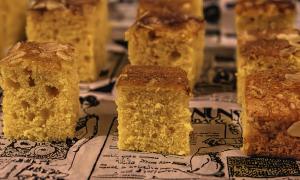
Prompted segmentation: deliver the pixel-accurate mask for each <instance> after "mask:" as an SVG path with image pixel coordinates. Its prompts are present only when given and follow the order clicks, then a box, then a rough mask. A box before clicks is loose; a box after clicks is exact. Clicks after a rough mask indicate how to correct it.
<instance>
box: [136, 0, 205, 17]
mask: <svg viewBox="0 0 300 180" xmlns="http://www.w3.org/2000/svg"><path fill="white" fill-rule="evenodd" d="M149 12H150V13H162V12H163V13H174V12H176V13H182V14H188V15H192V16H198V17H203V0H176V1H174V0H155V1H153V0H139V7H138V17H141V16H143V15H145V14H146V13H149Z"/></svg>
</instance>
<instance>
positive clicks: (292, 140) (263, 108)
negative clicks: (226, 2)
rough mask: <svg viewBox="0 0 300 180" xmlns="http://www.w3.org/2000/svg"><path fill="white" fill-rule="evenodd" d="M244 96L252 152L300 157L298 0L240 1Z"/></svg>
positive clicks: (245, 133)
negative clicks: (295, 4)
mask: <svg viewBox="0 0 300 180" xmlns="http://www.w3.org/2000/svg"><path fill="white" fill-rule="evenodd" d="M236 10H237V17H236V25H237V34H238V49H237V64H238V101H239V103H240V104H241V105H242V108H243V112H242V117H241V120H242V124H243V138H244V145H243V148H242V150H243V151H244V152H245V153H246V154H248V155H256V156H274V157H289V158H296V159H300V147H299V143H300V134H299V132H300V125H299V124H300V89H299V87H300V81H299V80H300V77H299V74H300V56H299V55H300V54H299V53H300V41H299V40H300V31H298V30H294V29H293V28H294V26H295V25H294V23H295V22H294V21H293V20H294V19H295V14H296V12H295V6H294V4H293V3H292V1H287V0H284V1H281V0H277V1H275V0H274V1H259V0H255V1H248V0H244V1H239V2H238V4H237V6H236Z"/></svg>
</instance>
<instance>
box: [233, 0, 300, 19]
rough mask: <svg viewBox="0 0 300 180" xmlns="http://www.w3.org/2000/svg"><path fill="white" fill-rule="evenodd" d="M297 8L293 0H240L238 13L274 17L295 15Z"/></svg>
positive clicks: (237, 6)
mask: <svg viewBox="0 0 300 180" xmlns="http://www.w3.org/2000/svg"><path fill="white" fill-rule="evenodd" d="M295 11H296V6H295V4H294V3H293V2H292V1H291V0H240V1H238V3H237V5H236V13H237V14H239V15H245V16H258V15H264V16H274V15H279V14H289V13H295Z"/></svg>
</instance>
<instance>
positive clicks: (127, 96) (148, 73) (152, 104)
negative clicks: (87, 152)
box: [116, 66, 192, 155]
mask: <svg viewBox="0 0 300 180" xmlns="http://www.w3.org/2000/svg"><path fill="white" fill-rule="evenodd" d="M189 99H190V89H189V85H188V80H187V78H186V73H185V72H184V71H183V70H181V69H180V68H171V67H158V66H127V67H125V69H124V71H123V73H122V74H121V75H120V77H119V79H118V83H117V99H116V103H117V106H118V108H117V111H118V122H119V125H118V133H119V140H118V147H119V149H121V150H129V151H142V152H154V153H163V154H176V155H188V154H189V153H190V144H189V134H190V132H191V131H192V126H191V122H190V121H191V113H190V110H189Z"/></svg>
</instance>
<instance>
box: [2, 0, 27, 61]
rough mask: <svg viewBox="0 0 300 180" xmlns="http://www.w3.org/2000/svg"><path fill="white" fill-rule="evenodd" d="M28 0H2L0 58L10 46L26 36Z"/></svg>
mask: <svg viewBox="0 0 300 180" xmlns="http://www.w3.org/2000/svg"><path fill="white" fill-rule="evenodd" d="M27 4H28V0H1V1H0V24H1V26H0V58H1V57H3V56H4V55H5V53H6V51H7V49H8V48H10V47H11V46H13V45H14V44H15V43H16V42H18V41H19V40H22V39H24V37H25V20H26V8H27Z"/></svg>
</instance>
